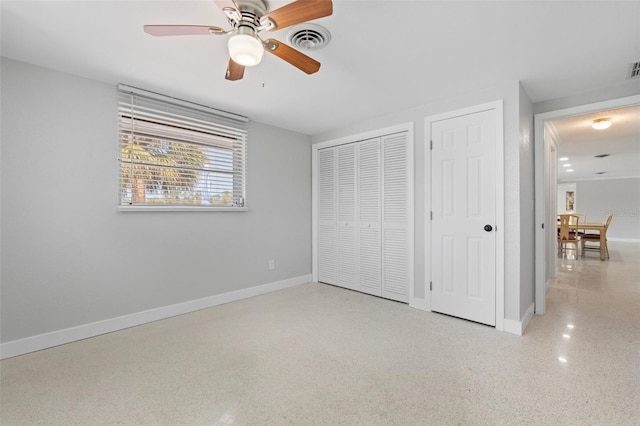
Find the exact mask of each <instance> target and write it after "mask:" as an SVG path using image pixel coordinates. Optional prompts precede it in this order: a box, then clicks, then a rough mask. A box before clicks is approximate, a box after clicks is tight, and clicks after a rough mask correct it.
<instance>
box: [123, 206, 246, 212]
mask: <svg viewBox="0 0 640 426" xmlns="http://www.w3.org/2000/svg"><path fill="white" fill-rule="evenodd" d="M118 211H119V212H246V211H249V209H248V208H247V207H206V206H118Z"/></svg>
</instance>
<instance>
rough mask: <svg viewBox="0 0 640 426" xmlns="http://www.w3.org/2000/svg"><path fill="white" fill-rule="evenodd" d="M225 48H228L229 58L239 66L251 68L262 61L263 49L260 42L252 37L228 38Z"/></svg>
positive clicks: (242, 35) (246, 35) (238, 36)
mask: <svg viewBox="0 0 640 426" xmlns="http://www.w3.org/2000/svg"><path fill="white" fill-rule="evenodd" d="M227 47H228V48H229V56H231V59H233V62H235V63H237V64H239V65H244V66H245V67H252V66H254V65H258V64H259V63H260V61H262V55H263V54H264V47H263V46H262V42H261V41H260V40H258V39H257V38H256V37H254V36H251V35H248V34H236V35H234V36H232V37H231V38H229V43H228V44H227Z"/></svg>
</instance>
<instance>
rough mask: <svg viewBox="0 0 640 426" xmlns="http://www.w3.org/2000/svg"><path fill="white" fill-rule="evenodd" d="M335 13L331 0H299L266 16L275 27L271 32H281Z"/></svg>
mask: <svg viewBox="0 0 640 426" xmlns="http://www.w3.org/2000/svg"><path fill="white" fill-rule="evenodd" d="M332 13H333V3H331V0H297V1H294V2H293V3H289V4H287V5H286V6H282V7H281V8H279V9H276V10H274V11H272V12H269V13H267V14H266V15H264V17H263V18H269V19H270V20H271V21H272V22H273V23H274V24H275V27H274V28H271V29H270V31H276V30H281V29H283V28H286V27H290V26H291V25H295V24H300V23H302V22H307V21H311V20H313V19H318V18H324V17H325V16H329V15H331V14H332Z"/></svg>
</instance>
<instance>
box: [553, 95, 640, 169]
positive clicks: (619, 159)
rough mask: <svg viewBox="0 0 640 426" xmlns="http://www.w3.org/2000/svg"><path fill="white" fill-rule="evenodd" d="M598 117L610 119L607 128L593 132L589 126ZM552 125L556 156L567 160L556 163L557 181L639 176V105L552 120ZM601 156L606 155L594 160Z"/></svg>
mask: <svg viewBox="0 0 640 426" xmlns="http://www.w3.org/2000/svg"><path fill="white" fill-rule="evenodd" d="M598 118H611V123H612V124H611V127H609V128H608V129H605V130H594V129H593V128H592V127H591V125H592V123H593V120H596V119H598ZM552 124H553V126H554V128H555V130H556V132H557V134H558V138H559V141H558V142H559V144H558V157H559V158H561V157H565V158H568V160H567V161H559V162H558V180H559V181H561V182H568V181H575V180H587V179H603V178H605V179H606V178H620V177H631V176H634V177H640V105H636V106H632V107H627V108H621V109H615V110H606V111H601V112H598V113H592V114H586V115H580V116H576V117H568V118H563V119H558V120H553V121H552ZM601 154H609V156H608V157H604V158H596V157H595V156H596V155H601ZM568 164H570V165H571V166H570V167H569V166H567V165H568ZM567 170H573V171H572V172H568V171H567ZM602 172H604V173H602Z"/></svg>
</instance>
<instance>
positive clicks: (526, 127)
mask: <svg viewBox="0 0 640 426" xmlns="http://www.w3.org/2000/svg"><path fill="white" fill-rule="evenodd" d="M518 99H519V119H518V123H519V129H520V131H519V138H520V139H519V141H520V143H519V145H520V162H519V163H520V314H521V315H523V314H524V313H525V312H526V311H527V309H528V308H529V307H530V306H531V305H532V304H533V303H534V301H535V234H534V231H535V208H534V206H535V192H534V183H535V180H534V166H533V164H534V155H533V145H534V139H533V102H531V99H530V98H529V95H527V93H526V92H525V90H524V88H523V87H522V84H520V87H519V98H518Z"/></svg>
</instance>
